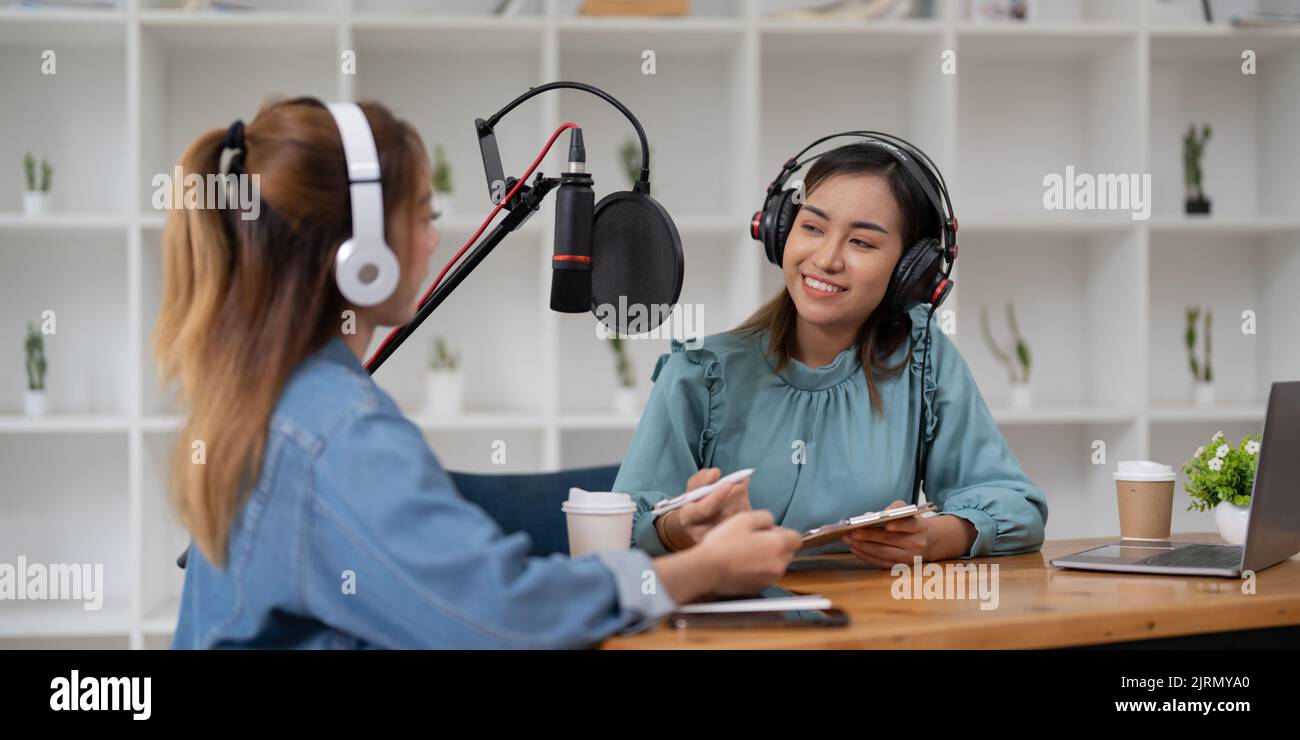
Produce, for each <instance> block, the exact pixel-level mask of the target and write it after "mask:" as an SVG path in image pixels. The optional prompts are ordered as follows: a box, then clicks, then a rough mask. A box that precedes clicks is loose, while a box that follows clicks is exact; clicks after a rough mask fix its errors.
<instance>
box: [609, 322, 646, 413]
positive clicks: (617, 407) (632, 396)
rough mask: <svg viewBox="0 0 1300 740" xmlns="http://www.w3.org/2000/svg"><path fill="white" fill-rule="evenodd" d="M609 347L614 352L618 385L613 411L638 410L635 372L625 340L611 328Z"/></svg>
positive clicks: (633, 411) (626, 411)
mask: <svg viewBox="0 0 1300 740" xmlns="http://www.w3.org/2000/svg"><path fill="white" fill-rule="evenodd" d="M608 341H609V348H610V349H611V350H613V352H614V371H615V372H616V373H617V374H618V387H617V388H616V389H615V390H614V413H616V414H621V415H624V416H627V415H631V414H635V413H636V412H637V411H639V410H640V408H639V407H640V405H641V399H640V398H639V397H638V396H637V393H636V374H635V373H633V372H632V360H631V358H629V357H628V354H627V340H626V339H624V338H623V337H621V336H619V335H618V332H616V331H613V330H611V331H610V333H609V340H608Z"/></svg>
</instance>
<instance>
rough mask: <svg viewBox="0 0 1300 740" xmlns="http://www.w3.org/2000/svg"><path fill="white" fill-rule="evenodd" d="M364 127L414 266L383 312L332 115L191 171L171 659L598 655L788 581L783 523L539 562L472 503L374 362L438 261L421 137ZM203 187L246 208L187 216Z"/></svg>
mask: <svg viewBox="0 0 1300 740" xmlns="http://www.w3.org/2000/svg"><path fill="white" fill-rule="evenodd" d="M361 108H362V111H363V112H364V115H365V119H366V122H367V123H368V124H369V127H370V130H371V133H372V135H373V138H374V142H375V146H376V149H377V151H378V154H379V163H380V184H381V187H382V191H383V215H384V224H385V240H386V241H387V243H388V244H389V245H390V246H391V247H392V249H393V251H394V252H395V253H396V255H397V258H398V262H399V264H400V267H401V277H400V279H399V281H398V285H397V288H396V290H395V291H394V292H393V295H392V296H391V297H390V298H389V299H388V300H386V301H384V302H382V303H380V304H378V305H374V306H366V307H360V306H354V305H351V304H349V303H348V302H347V301H346V300H345V299H344V297H343V295H342V294H341V293H340V291H339V288H338V286H337V284H336V283H335V281H334V265H335V256H336V253H337V252H338V249H339V247H340V245H341V244H342V243H343V242H344V241H345V240H346V239H348V238H349V237H350V235H351V203H350V195H349V187H348V185H349V181H348V176H347V167H346V161H345V157H344V152H343V145H342V140H341V137H340V134H339V130H338V128H337V126H336V124H335V123H334V119H333V117H332V116H331V114H330V112H329V110H328V109H327V108H326V107H325V106H324V104H322V103H321V102H320V101H318V100H315V99H312V98H297V99H292V100H283V101H278V102H275V103H272V104H270V105H267V106H265V107H263V109H262V110H261V111H259V112H258V114H257V116H256V118H254V119H253V120H252V121H251V122H249V123H248V124H247V126H245V125H244V124H243V123H242V122H239V121H236V122H235V123H234V124H232V125H231V126H230V127H229V128H228V129H220V128H217V129H212V130H210V131H208V132H207V133H205V134H203V135H201V136H199V138H198V139H197V140H195V141H194V142H193V143H192V144H191V145H190V146H189V148H188V149H186V151H185V153H184V155H183V157H182V159H181V162H180V167H181V171H182V173H184V175H185V177H184V178H183V179H182V180H180V181H178V182H177V183H175V186H176V191H175V192H174V193H173V195H174V196H175V197H174V198H173V203H174V204H175V207H174V208H173V209H172V210H171V212H170V213H169V215H168V220H167V224H166V226H165V228H164V231H163V252H164V255H163V282H164V286H163V301H162V309H161V312H160V315H159V317H158V321H157V325H156V326H155V328H154V337H153V338H154V345H155V350H156V353H157V362H158V368H159V372H160V377H161V378H162V380H163V382H165V383H174V385H175V386H176V390H177V391H178V393H179V395H180V398H181V401H182V402H183V403H185V404H186V405H187V406H188V412H189V413H188V415H187V417H186V419H185V423H184V426H183V428H182V431H181V433H180V435H179V437H178V439H177V444H176V450H175V455H174V459H173V461H172V467H171V486H170V490H171V495H172V500H173V503H174V505H175V507H176V509H177V511H178V513H179V515H180V517H181V520H182V522H183V523H184V524H185V526H186V527H187V528H188V529H189V531H190V533H191V535H192V536H193V543H192V545H191V547H190V549H189V551H188V553H187V555H188V565H187V568H186V574H185V587H184V593H183V596H182V602H181V613H180V621H179V624H178V625H177V629H176V633H175V637H174V642H173V647H177V648H211V647H441V648H448V647H451V648H455V647H473V648H478V647H520V648H541V647H582V646H588V645H591V644H594V643H596V642H599V641H600V640H601V639H603V638H604V637H606V636H608V635H610V634H613V633H616V632H620V631H626V630H632V629H638V628H642V627H644V626H647V625H650V624H653V623H654V622H655V621H656V620H657V619H658V618H659V617H661V616H663V615H665V614H666V613H668V612H669V611H671V610H672V609H673V608H674V606H675V605H676V604H677V603H680V602H685V601H691V600H694V599H697V598H699V597H702V596H704V595H707V594H732V593H745V592H753V591H756V590H758V589H760V588H762V587H764V586H767V585H770V584H771V583H772V582H773V581H775V579H776V578H777V577H779V576H780V575H781V574H782V573H783V572H784V569H785V566H786V564H788V562H789V560H790V558H791V556H792V555H793V552H794V549H795V548H796V547H797V545H798V541H799V538H798V535H797V534H795V533H794V532H791V531H790V530H786V529H782V528H779V527H775V526H774V525H773V522H772V517H771V515H770V514H767V513H766V512H748V513H745V514H740V515H737V516H734V517H731V518H730V519H728V520H727V521H725V522H723V523H721V524H719V525H718V526H716V527H715V528H714V529H713V532H712V533H711V534H710V536H709V537H708V538H706V539H704V540H703V541H702V542H700V544H699V545H698V546H696V547H694V548H692V549H691V550H690V551H687V552H683V553H677V554H673V555H669V556H665V557H661V558H657V559H654V560H652V559H651V558H650V557H648V556H647V555H646V554H644V553H642V552H641V551H639V550H628V551H625V552H609V553H601V554H599V555H595V556H587V557H581V558H575V559H568V558H564V557H559V556H553V557H551V558H548V559H539V558H529V557H528V556H527V553H528V550H529V542H528V538H527V536H526V535H523V534H513V535H505V534H504V533H503V532H502V531H501V529H500V528H499V527H498V526H497V524H496V523H495V522H494V521H493V520H492V519H491V518H490V517H489V516H488V515H487V514H486V513H484V512H483V511H482V510H481V509H479V508H477V507H476V506H474V505H473V504H471V503H470V502H468V501H466V500H465V499H464V498H463V497H461V496H460V494H459V493H458V492H457V491H456V490H455V487H454V485H453V484H452V482H451V480H450V478H449V477H448V476H447V474H446V472H445V471H444V470H443V469H442V467H441V465H439V463H438V460H437V458H436V457H435V456H434V454H433V452H432V451H431V450H430V449H429V448H428V445H427V443H426V442H425V440H424V437H423V435H422V434H421V433H420V431H419V429H418V428H417V427H416V426H414V425H413V424H412V423H411V422H410V421H408V420H407V419H406V418H405V417H403V416H402V414H401V412H400V410H399V409H398V408H397V406H396V405H395V404H394V403H393V401H392V399H391V398H389V396H388V395H387V394H386V393H384V392H383V391H382V390H380V389H379V388H378V387H377V386H376V385H375V384H374V382H373V381H372V380H371V379H370V376H369V374H368V373H367V372H366V370H365V368H364V367H363V366H362V365H361V362H360V360H361V358H362V357H363V355H364V352H365V351H366V348H367V346H368V345H369V344H370V340H371V338H372V336H373V334H374V332H375V331H376V329H377V328H379V327H382V326H396V325H400V324H403V323H405V322H406V321H408V320H410V318H411V317H412V316H413V315H414V312H415V308H416V304H417V291H418V290H419V287H420V284H421V281H422V280H423V279H424V277H425V275H426V271H427V267H428V261H429V258H430V256H431V254H432V252H433V250H434V248H435V246H436V244H437V241H438V235H437V232H436V230H435V229H434V226H433V220H434V218H435V217H436V214H434V213H433V212H432V187H431V185H432V183H431V178H430V171H429V162H428V158H427V156H426V155H425V150H424V146H423V143H422V142H421V141H420V137H419V135H418V134H417V133H416V132H415V130H414V128H412V127H411V126H410V125H409V124H407V123H406V122H404V121H401V120H399V119H397V118H394V117H393V115H392V114H391V113H390V112H389V111H388V110H387V109H386V108H384V107H383V106H382V105H379V104H377V103H362V104H361ZM191 177H193V178H194V179H195V180H209V179H210V178H214V177H215V178H218V181H219V182H222V183H223V184H225V185H227V186H229V187H232V188H233V187H236V186H238V187H239V189H240V191H241V192H240V196H239V197H234V196H233V194H232V197H229V198H217V199H216V202H215V203H214V202H212V199H211V198H207V199H195V198H193V197H185V196H187V195H193V194H192V193H186V192H182V191H183V190H185V185H186V184H187V183H188V182H189V181H190V178H191ZM250 183H251V184H252V185H253V187H252V193H253V195H254V198H253V199H252V200H251V206H252V207H250V199H249V198H246V197H243V196H245V195H247V192H245V191H246V188H247V186H248V185H249V184H250ZM208 195H211V192H209V193H208ZM199 450H201V451H202V454H201V455H200V454H197V452H198V451H199ZM699 480H702V478H701V479H693V481H694V485H699V484H700V483H699ZM650 573H653V574H654V575H655V578H654V579H653V582H654V583H656V584H657V588H654V589H648V590H649V591H651V593H645V592H644V590H643V588H642V586H643V584H644V583H646V582H647V578H646V576H647V574H650Z"/></svg>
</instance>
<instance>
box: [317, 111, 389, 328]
mask: <svg viewBox="0 0 1300 740" xmlns="http://www.w3.org/2000/svg"><path fill="white" fill-rule="evenodd" d="M326 107H327V108H329V112H330V115H332V116H334V123H335V124H336V125H337V126H338V128H339V136H340V137H341V138H342V139H343V156H344V158H345V159H346V161H347V165H348V183H349V185H348V190H349V194H350V195H351V199H352V237H351V238H349V239H348V240H347V241H345V242H343V245H342V246H341V247H339V251H338V257H337V259H336V260H335V264H334V278H335V280H336V281H337V282H338V285H339V291H340V292H341V293H343V297H344V298H346V299H347V300H348V301H349V302H351V303H353V304H355V305H358V306H374V305H376V304H379V303H383V302H384V301H386V300H388V298H389V297H390V296H392V295H393V291H395V290H396V289H397V279H398V277H399V276H400V275H401V266H400V265H399V264H398V262H397V255H396V254H394V253H393V250H392V248H391V247H389V246H388V243H387V242H385V241H384V191H383V189H382V188H381V187H380V184H379V152H378V151H377V150H376V149H375V138H374V136H373V135H372V134H371V132H370V124H369V123H367V122H366V115H365V113H363V112H362V111H361V106H359V105H357V104H356V103H328V104H327V105H326Z"/></svg>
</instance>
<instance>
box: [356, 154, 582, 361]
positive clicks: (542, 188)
mask: <svg viewBox="0 0 1300 740" xmlns="http://www.w3.org/2000/svg"><path fill="white" fill-rule="evenodd" d="M559 184H560V180H559V179H558V178H554V177H543V176H542V173H540V172H538V173H537V176H536V177H535V178H533V185H532V187H528V186H526V185H525V186H524V187H523V188H520V191H519V192H518V193H516V194H515V197H514V198H512V199H511V200H512V201H514V202H515V205H516V207H515V208H513V209H511V210H510V212H509V213H507V214H506V217H505V218H503V219H501V222H500V223H498V224H497V225H496V226H495V227H493V229H492V231H490V232H488V235H487V236H486V237H484V238H483V239H482V240H481V241H479V243H478V244H476V245H474V248H473V249H471V250H470V251H469V253H468V254H466V255H465V258H464V259H463V260H461V261H460V262H458V263H456V266H455V267H453V268H452V270H451V272H449V273H447V276H446V278H444V279H443V281H442V282H440V283H438V286H437V287H436V288H434V290H433V294H432V295H430V296H429V298H428V300H426V301H424V302H422V303H421V304H420V308H419V310H418V311H416V313H415V316H414V318H412V319H411V320H410V321H408V322H406V323H405V324H403V325H402V327H401V329H399V330H398V331H397V333H396V334H394V335H393V337H392V339H391V340H390V341H388V342H386V343H385V344H384V346H383V347H381V348H380V349H379V351H378V352H376V353H375V356H374V357H372V358H370V361H369V363H368V364H367V365H366V369H367V370H368V371H369V372H370V374H371V375H374V373H375V371H376V370H378V369H379V366H380V365H382V364H384V360H386V359H388V358H389V357H390V356H391V355H392V354H393V353H394V352H396V351H397V348H398V347H400V346H402V342H404V341H406V339H407V338H408V337H410V336H411V334H413V333H415V330H416V329H418V328H419V326H420V324H422V323H423V322H424V320H425V319H427V318H429V316H430V314H432V313H433V311H434V309H436V308H437V307H438V306H439V305H441V304H442V302H443V301H444V300H446V298H447V296H449V295H451V292H452V291H453V290H455V289H456V287H457V286H459V285H460V284H461V282H462V281H464V280H465V278H466V277H468V276H469V274H470V273H471V272H473V271H474V268H476V267H478V265H479V263H481V262H482V261H483V260H484V259H485V258H486V257H487V256H488V255H489V254H490V253H491V252H492V250H493V249H495V248H496V246H497V245H498V244H500V243H501V242H502V240H504V239H505V238H506V235H508V234H510V233H511V232H512V231H514V230H515V229H517V228H519V227H520V226H522V225H523V223H524V222H525V221H527V220H528V218H529V217H530V216H532V215H533V214H534V213H536V212H537V209H538V208H540V207H541V205H542V199H544V198H545V197H546V194H547V193H549V192H551V190H552V189H554V188H555V187H556V186H557V185H559Z"/></svg>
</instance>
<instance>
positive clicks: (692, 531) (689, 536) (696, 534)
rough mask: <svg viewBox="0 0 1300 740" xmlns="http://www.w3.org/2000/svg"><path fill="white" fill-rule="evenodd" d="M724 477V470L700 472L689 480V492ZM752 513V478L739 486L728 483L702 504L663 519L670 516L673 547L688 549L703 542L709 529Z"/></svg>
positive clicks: (669, 514)
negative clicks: (742, 514) (735, 516)
mask: <svg viewBox="0 0 1300 740" xmlns="http://www.w3.org/2000/svg"><path fill="white" fill-rule="evenodd" d="M721 477H722V471H721V470H719V469H718V468H704V469H703V470H698V471H696V473H695V475H692V476H691V478H690V480H688V481H686V490H687V491H688V492H689V491H694V490H695V489H696V488H699V487H700V486H707V485H709V484H710V483H713V482H715V481H717V480H718V479H719V478H721ZM749 510H750V505H749V479H748V478H746V479H745V480H743V481H740V482H739V483H729V484H727V485H725V486H723V487H721V488H719V489H718V490H716V491H714V492H713V493H710V494H709V495H707V496H705V497H704V498H702V499H700V500H699V501H693V502H691V503H689V504H686V505H685V506H683V507H682V508H680V509H678V510H677V511H675V512H669V513H668V514H665V515H664V516H668V517H669V519H668V520H667V522H666V524H667V529H668V534H669V537H670V539H672V541H673V544H675V545H677V547H678V548H680V549H685V548H688V547H691V546H692V545H695V544H696V543H698V542H701V541H703V540H704V536H705V535H707V534H708V533H709V530H711V529H713V528H714V527H716V526H718V524H720V523H721V522H723V521H726V520H727V519H728V518H730V517H731V516H732V515H733V514H738V513H740V512H742V511H749Z"/></svg>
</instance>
